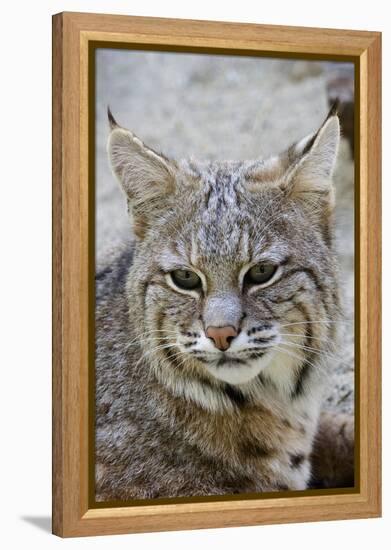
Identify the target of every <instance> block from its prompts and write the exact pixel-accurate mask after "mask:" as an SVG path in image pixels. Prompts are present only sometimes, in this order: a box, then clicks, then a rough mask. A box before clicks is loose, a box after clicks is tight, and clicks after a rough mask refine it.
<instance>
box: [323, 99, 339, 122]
mask: <svg viewBox="0 0 391 550" xmlns="http://www.w3.org/2000/svg"><path fill="white" fill-rule="evenodd" d="M339 108H340V101H339V99H338V97H337V98H336V100H335V101H334V103H333V104H332V105H331V108H330V111H329V114H328V115H327V118H326V120H327V119H329V118H330V117H332V116H338V115H339Z"/></svg>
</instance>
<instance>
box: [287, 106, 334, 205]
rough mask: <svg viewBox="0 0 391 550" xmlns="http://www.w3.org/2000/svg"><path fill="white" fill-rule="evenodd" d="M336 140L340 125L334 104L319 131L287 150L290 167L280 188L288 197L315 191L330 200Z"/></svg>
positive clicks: (314, 192) (331, 197) (331, 198)
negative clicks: (284, 190)
mask: <svg viewBox="0 0 391 550" xmlns="http://www.w3.org/2000/svg"><path fill="white" fill-rule="evenodd" d="M339 139H340V125H339V119H338V116H337V111H336V106H335V105H334V106H333V108H332V110H331V111H330V113H329V115H328V117H327V118H326V120H325V122H324V123H323V124H322V126H321V127H320V128H319V130H318V131H317V132H316V133H315V134H312V135H310V136H307V137H306V138H304V139H303V140H301V141H299V142H298V143H297V144H295V145H293V146H292V147H291V148H290V149H289V150H288V152H287V155H288V158H289V162H290V168H288V177H287V178H286V179H285V184H284V185H283V187H285V188H286V190H287V191H288V192H289V193H290V195H291V196H301V195H302V194H303V193H310V194H312V195H314V194H317V195H321V196H323V197H324V198H327V197H328V198H329V199H330V201H331V202H332V200H333V185H332V175H333V171H334V167H335V162H336V159H337V154H338V147H339ZM301 198H305V197H301Z"/></svg>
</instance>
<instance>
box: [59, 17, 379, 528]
mask: <svg viewBox="0 0 391 550" xmlns="http://www.w3.org/2000/svg"><path fill="white" fill-rule="evenodd" d="M110 43H124V44H132V45H133V46H134V47H135V48H146V49H152V50H154V49H156V50H167V51H172V50H174V51H175V50H180V51H206V52H220V53H223V52H224V53H230V52H242V53H246V54H247V55H264V56H274V57H297V58H311V59H340V60H343V59H345V60H348V61H351V62H353V63H354V65H355V71H356V73H355V74H356V76H355V82H356V107H355V108H356V111H355V113H356V115H355V116H356V122H357V124H356V130H355V131H356V134H355V155H356V167H358V168H359V169H358V170H356V175H355V178H356V181H355V184H356V189H357V190H358V192H357V193H356V197H357V200H356V228H357V230H356V293H357V295H356V300H357V301H356V305H357V306H358V308H357V312H356V335H358V336H359V339H358V342H359V345H357V346H356V355H357V357H358V362H359V363H358V364H359V369H356V370H357V372H356V393H357V400H356V434H357V442H358V444H357V452H356V465H357V474H358V475H357V480H356V486H355V488H354V490H351V491H345V492H344V491H327V490H326V491H322V490H319V491H312V492H311V491H305V492H303V494H301V495H295V497H294V498H292V496H290V495H282V496H272V497H270V496H269V497H267V498H262V496H261V495H260V496H259V498H251V499H244V498H240V499H238V498H235V499H223V500H212V501H207V502H205V501H204V502H184V503H182V502H170V503H165V504H154V503H153V504H148V503H147V504H145V505H142V506H123V507H116V508H113V507H102V506H100V507H95V506H91V498H90V486H91V469H90V468H89V453H91V449H92V445H93V442H94V439H93V436H94V434H93V433H92V432H93V430H92V429H91V423H90V412H89V411H90V406H91V403H90V402H91V388H92V385H91V380H90V378H91V377H90V374H89V373H90V372H91V371H89V365H90V363H91V353H92V349H93V347H94V334H93V323H92V321H91V319H92V316H91V303H93V296H94V289H93V288H92V285H91V283H90V278H89V274H90V271H91V265H92V264H91V262H92V261H93V243H92V239H91V224H92V223H93V216H92V214H91V210H90V208H89V201H90V198H91V193H93V185H94V173H93V168H92V167H91V164H90V163H89V158H90V156H91V154H93V153H91V143H90V140H89V135H90V132H91V128H92V126H91V124H92V121H91V117H90V114H89V113H90V111H89V99H90V97H91V96H90V93H91V86H90V79H91V68H92V52H93V51H94V50H93V47H94V45H95V46H96V44H100V46H101V47H102V46H104V45H105V44H110ZM380 84H381V35H380V33H377V32H361V31H351V30H332V29H312V28H299V27H279V26H264V25H252V24H236V23H219V22H209V21H190V20H189V21H187V20H174V19H154V18H144V17H127V16H117V15H115V16H111V15H96V14H86V13H61V14H58V15H55V16H54V17H53V323H54V325H53V329H54V330H53V533H55V534H56V535H59V536H62V537H70V536H84V535H99V534H102V535H103V534H116V533H136V532H145V531H162V530H175V529H181V530H183V529H199V528H212V527H229V526H244V525H261V524H272V523H286V522H302V521H319V520H334V519H342V518H369V517H377V516H379V515H380V513H381V471H380V461H381V442H380V396H381V392H380V327H381V323H380V315H381V313H380V261H381V254H380V212H381V210H380V194H381V153H380V151H381V125H380V116H381V113H380V109H381V98H380V93H381V91H380ZM92 389H93V388H92Z"/></svg>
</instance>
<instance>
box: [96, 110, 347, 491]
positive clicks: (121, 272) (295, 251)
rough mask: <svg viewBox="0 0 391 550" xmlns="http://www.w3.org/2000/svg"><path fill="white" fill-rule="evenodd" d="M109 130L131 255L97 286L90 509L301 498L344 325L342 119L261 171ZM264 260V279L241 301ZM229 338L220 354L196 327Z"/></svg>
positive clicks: (101, 275)
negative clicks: (203, 498) (256, 496)
mask: <svg viewBox="0 0 391 550" xmlns="http://www.w3.org/2000/svg"><path fill="white" fill-rule="evenodd" d="M109 121H110V126H111V132H110V137H109V144H108V152H109V157H110V161H111V165H112V168H113V172H114V174H115V175H116V176H117V178H118V180H119V182H120V184H121V187H122V189H123V191H124V193H125V196H126V198H127V201H128V208H129V212H130V215H131V217H132V221H133V227H134V232H135V235H136V240H135V243H134V245H133V246H132V249H124V250H121V251H120V250H119V251H117V253H116V256H115V258H114V259H113V258H111V259H110V261H109V262H108V264H107V266H106V267H104V268H103V269H102V270H101V271H99V272H98V273H97V278H96V285H97V286H96V291H97V292H96V294H97V307H96V463H97V467H96V495H97V499H98V500H117V499H125V500H127V499H134V498H157V497H173V496H195V495H220V494H233V493H246V492H251V493H254V492H265V491H280V490H283V489H290V490H300V489H305V488H306V487H308V486H309V485H310V483H311V453H313V443H314V438H315V435H316V433H317V432H318V433H319V428H318V419H319V412H320V406H321V401H322V387H323V380H324V377H325V376H327V371H328V365H329V363H330V361H332V358H333V353H334V351H335V346H336V345H337V342H338V327H339V320H340V307H339V297H338V276H337V264H336V260H335V254H334V247H333V186H332V179H331V178H332V171H333V167H334V163H335V158H336V155H337V150H338V141H339V124H338V117H337V116H336V114H335V113H334V112H332V113H331V114H330V116H329V117H328V118H327V119H326V121H325V123H324V124H323V125H322V127H321V128H320V129H319V130H318V131H317V132H316V133H315V134H313V135H311V136H308V137H307V138H305V139H303V140H302V141H300V142H299V143H298V144H295V145H293V146H292V147H290V148H289V149H288V151H286V152H285V153H282V154H281V155H279V156H276V157H274V158H272V159H269V160H267V161H261V160H255V161H245V162H205V163H201V162H196V161H194V160H189V161H173V160H170V159H168V158H167V157H165V156H163V155H160V154H159V153H157V152H155V151H152V150H151V149H150V148H148V147H147V146H145V145H144V144H143V143H142V142H141V140H139V139H138V138H137V137H136V136H134V135H133V134H132V133H131V132H129V131H127V130H125V129H123V128H121V127H119V126H118V125H117V123H116V122H115V120H114V117H113V116H112V115H111V113H110V115H109ZM264 261H267V262H272V263H273V264H274V265H275V266H277V268H276V275H275V276H273V277H274V280H273V281H272V282H271V283H270V284H269V285H266V286H262V287H259V286H255V287H253V286H252V287H249V286H248V285H247V283H246V272H247V270H248V269H249V267H250V266H251V265H254V264H255V263H260V262H264ZM175 269H190V270H192V271H194V272H196V273H197V274H198V275H199V277H200V280H201V281H202V289H200V290H198V291H193V290H192V291H183V290H181V289H178V288H176V287H175V284H174V283H173V281H172V278H171V276H170V272H171V271H172V270H175ZM225 325H230V326H234V327H236V328H237V332H238V335H237V336H236V337H235V338H234V339H233V341H232V342H231V345H230V347H229V349H228V350H227V351H225V352H223V351H220V350H218V349H216V347H215V346H214V345H213V342H212V341H211V339H210V338H208V337H207V336H206V328H207V326H217V327H218V326H225Z"/></svg>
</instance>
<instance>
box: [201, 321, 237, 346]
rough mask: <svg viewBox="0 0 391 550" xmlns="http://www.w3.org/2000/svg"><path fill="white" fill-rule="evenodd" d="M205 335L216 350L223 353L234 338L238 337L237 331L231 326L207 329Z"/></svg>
mask: <svg viewBox="0 0 391 550" xmlns="http://www.w3.org/2000/svg"><path fill="white" fill-rule="evenodd" d="M206 335H207V337H208V338H210V339H211V340H213V342H214V345H215V346H216V348H217V349H219V350H221V351H225V350H226V349H228V348H229V346H230V344H231V341H232V340H233V339H234V338H235V336H237V335H238V331H237V330H236V329H235V328H234V327H233V326H231V325H229V326H227V327H208V328H207V329H206Z"/></svg>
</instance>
